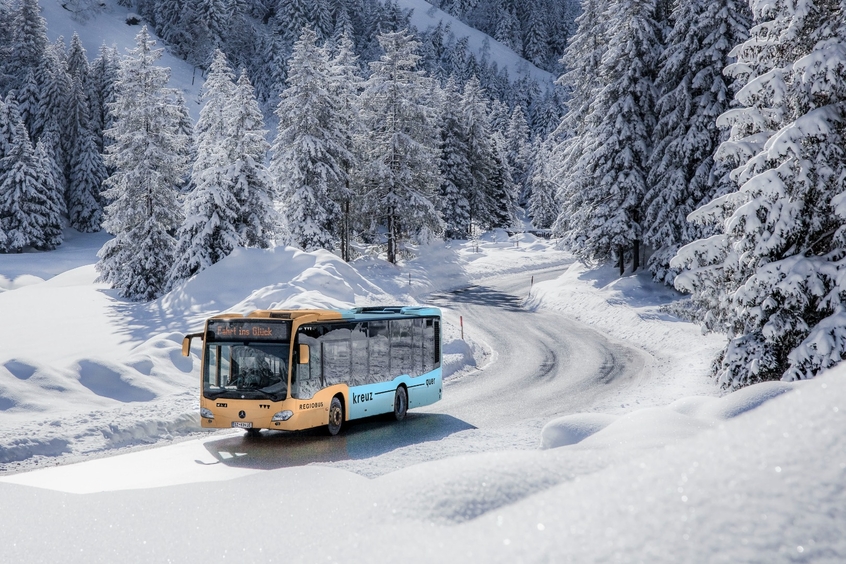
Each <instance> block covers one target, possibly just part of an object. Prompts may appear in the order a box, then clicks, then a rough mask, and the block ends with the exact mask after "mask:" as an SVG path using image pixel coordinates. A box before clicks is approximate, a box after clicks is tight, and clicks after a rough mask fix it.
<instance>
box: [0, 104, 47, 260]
mask: <svg viewBox="0 0 846 564" xmlns="http://www.w3.org/2000/svg"><path fill="white" fill-rule="evenodd" d="M14 103H15V102H14V100H12V99H9V98H7V100H6V106H7V108H8V110H9V118H10V119H9V121H10V125H11V126H12V142H11V144H10V146H9V148H8V151H7V153H6V156H5V157H3V159H2V161H0V231H2V232H3V233H4V234H5V237H6V247H5V250H6V251H9V252H15V253H20V252H22V251H23V249H24V248H25V247H29V246H36V247H43V246H44V245H43V232H42V224H43V221H44V210H43V206H42V205H41V204H42V202H41V201H40V195H41V193H42V192H43V191H44V189H43V187H42V186H41V185H40V183H41V182H42V180H41V174H40V171H39V169H38V165H39V163H38V162H36V160H35V155H34V153H33V149H32V143H30V140H29V134H28V133H27V131H26V127H24V124H23V122H22V121H21V120H20V118H19V117H18V116H17V115H16V111H14V110H13V108H9V106H10V105H13V104H14Z"/></svg>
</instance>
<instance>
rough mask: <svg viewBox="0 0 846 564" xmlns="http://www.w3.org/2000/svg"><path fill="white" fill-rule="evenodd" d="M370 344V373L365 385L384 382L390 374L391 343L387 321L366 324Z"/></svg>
mask: <svg viewBox="0 0 846 564" xmlns="http://www.w3.org/2000/svg"><path fill="white" fill-rule="evenodd" d="M367 325H368V334H369V338H368V341H369V342H370V373H369V374H368V379H367V383H368V384H372V383H374V382H384V381H386V380H389V379H390V374H391V362H390V359H391V341H390V339H389V337H388V335H389V334H388V322H387V321H371V322H369V323H368V324H367Z"/></svg>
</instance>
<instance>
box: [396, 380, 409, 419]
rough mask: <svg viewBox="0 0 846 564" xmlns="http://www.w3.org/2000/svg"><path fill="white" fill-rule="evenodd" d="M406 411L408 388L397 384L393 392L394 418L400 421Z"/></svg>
mask: <svg viewBox="0 0 846 564" xmlns="http://www.w3.org/2000/svg"><path fill="white" fill-rule="evenodd" d="M406 413H408V390H406V389H405V386H399V387H397V391H396V393H395V394H394V419H396V420H397V421H402V420H403V419H405V414H406Z"/></svg>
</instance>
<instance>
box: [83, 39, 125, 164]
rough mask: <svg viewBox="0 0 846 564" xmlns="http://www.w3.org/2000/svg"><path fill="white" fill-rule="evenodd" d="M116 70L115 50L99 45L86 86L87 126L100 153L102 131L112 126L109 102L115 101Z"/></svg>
mask: <svg viewBox="0 0 846 564" xmlns="http://www.w3.org/2000/svg"><path fill="white" fill-rule="evenodd" d="M118 71H119V66H118V56H117V52H116V51H115V50H114V49H111V48H108V47H106V46H105V45H104V46H101V47H100V51H99V53H98V55H97V58H96V59H95V60H94V62H93V63H92V64H91V65H90V77H89V88H88V103H89V115H90V121H89V127H90V129H91V132H92V133H93V134H94V140H95V142H96V143H97V148H98V149H99V150H100V152H101V153H103V152H104V143H103V141H104V139H103V131H104V130H106V129H108V128H110V127H111V126H112V117H111V114H110V113H109V104H111V103H113V102H114V101H115V82H116V81H117V78H118Z"/></svg>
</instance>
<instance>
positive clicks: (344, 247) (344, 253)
mask: <svg viewBox="0 0 846 564" xmlns="http://www.w3.org/2000/svg"><path fill="white" fill-rule="evenodd" d="M341 258H342V259H344V261H345V262H349V261H350V201H349V200H345V201H344V225H343V228H342V229H341Z"/></svg>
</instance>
